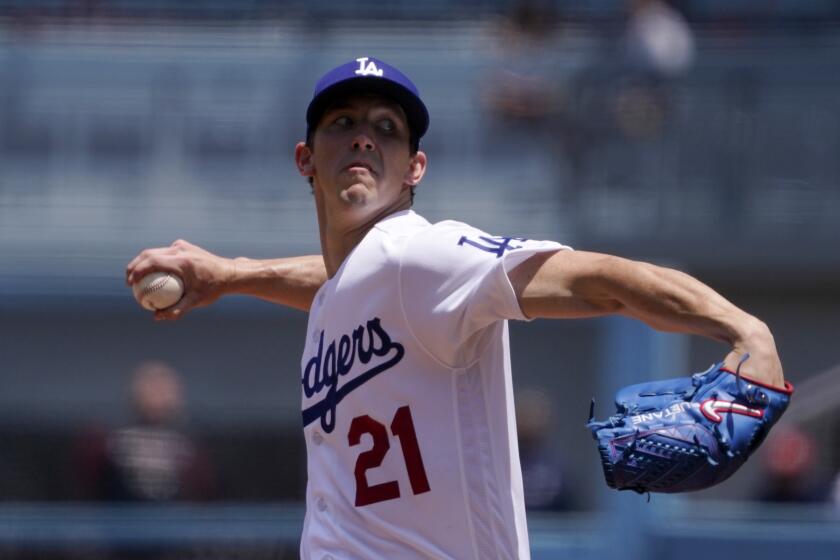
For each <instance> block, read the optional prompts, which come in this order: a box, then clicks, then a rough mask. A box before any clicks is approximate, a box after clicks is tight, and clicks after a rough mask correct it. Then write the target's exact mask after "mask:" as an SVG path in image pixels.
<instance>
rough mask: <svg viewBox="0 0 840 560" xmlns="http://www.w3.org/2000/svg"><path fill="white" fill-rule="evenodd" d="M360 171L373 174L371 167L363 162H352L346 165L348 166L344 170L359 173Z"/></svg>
mask: <svg viewBox="0 0 840 560" xmlns="http://www.w3.org/2000/svg"><path fill="white" fill-rule="evenodd" d="M362 169H364V170H366V171H367V172H368V173H373V172H374V171H373V167H372V166H371V165H370V164H369V163H367V162H364V161H353V162H350V163H349V164H348V165H347V166H346V167H345V168H344V170H345V171H360V170H362Z"/></svg>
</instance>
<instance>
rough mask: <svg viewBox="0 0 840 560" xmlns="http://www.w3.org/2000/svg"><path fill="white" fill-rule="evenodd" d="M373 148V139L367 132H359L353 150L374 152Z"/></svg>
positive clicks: (354, 140) (354, 139)
mask: <svg viewBox="0 0 840 560" xmlns="http://www.w3.org/2000/svg"><path fill="white" fill-rule="evenodd" d="M373 149H374V145H373V140H371V139H370V136H368V135H367V134H357V135H356V137H355V138H353V151H363V152H372V151H373Z"/></svg>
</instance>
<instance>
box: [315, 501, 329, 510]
mask: <svg viewBox="0 0 840 560" xmlns="http://www.w3.org/2000/svg"><path fill="white" fill-rule="evenodd" d="M315 507H317V508H318V511H327V501H326V500H325V499H324V498H318V502H317V503H316V504H315Z"/></svg>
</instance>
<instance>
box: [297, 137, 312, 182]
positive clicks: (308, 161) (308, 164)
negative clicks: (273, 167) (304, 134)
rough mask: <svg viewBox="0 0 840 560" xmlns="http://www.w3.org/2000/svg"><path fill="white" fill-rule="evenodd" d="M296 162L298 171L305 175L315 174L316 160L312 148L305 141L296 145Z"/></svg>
mask: <svg viewBox="0 0 840 560" xmlns="http://www.w3.org/2000/svg"><path fill="white" fill-rule="evenodd" d="M295 164H296V165H297V168H298V172H300V174H301V175H303V176H304V177H314V176H315V162H314V161H313V160H312V149H311V148H310V147H309V146H307V145H306V143H305V142H298V143H297V145H295Z"/></svg>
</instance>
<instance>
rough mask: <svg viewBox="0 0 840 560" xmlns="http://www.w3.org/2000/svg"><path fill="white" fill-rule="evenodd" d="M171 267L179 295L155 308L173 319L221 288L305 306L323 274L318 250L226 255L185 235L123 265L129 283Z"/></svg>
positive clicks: (158, 315) (160, 316)
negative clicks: (263, 256) (261, 256)
mask: <svg viewBox="0 0 840 560" xmlns="http://www.w3.org/2000/svg"><path fill="white" fill-rule="evenodd" d="M156 271H161V272H172V273H175V274H177V275H178V276H180V277H181V278H182V279H183V281H184V297H183V298H182V299H181V301H180V302H178V303H177V304H176V305H174V306H173V307H171V308H169V309H166V310H163V311H157V312H155V318H156V319H160V320H169V319H178V318H180V317H182V316H183V315H184V313H186V312H187V311H189V310H191V309H194V308H196V307H203V306H205V305H209V304H211V303H213V302H214V301H216V300H217V299H219V298H220V297H221V296H223V295H226V294H247V295H252V296H256V297H258V298H261V299H265V300H268V301H271V302H273V303H277V304H280V305H286V306H289V307H294V308H296V309H302V310H304V311H306V310H308V309H309V307H310V305H311V304H312V298H313V297H314V296H315V292H317V291H318V288H320V287H321V284H323V283H324V282H325V281H326V279H327V274H326V269H325V268H324V259H323V258H322V257H321V256H320V255H309V256H302V257H290V258H283V259H269V260H254V259H247V258H244V257H239V258H235V259H228V258H224V257H220V256H218V255H214V254H213V253H210V252H209V251H206V250H204V249H202V248H201V247H197V246H196V245H193V244H191V243H188V242H186V241H182V240H178V241H176V242H174V243H173V244H172V245H170V246H169V247H161V248H157V249H146V250H145V251H142V252H141V253H140V254H139V255H137V256H136V257H135V258H134V259H133V260H132V261H131V262H130V263H129V264H128V266H127V267H126V283H127V284H128V285H132V284H134V283H135V282H137V281H138V280H140V278H142V277H143V276H145V275H146V274H149V273H150V272H156Z"/></svg>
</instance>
